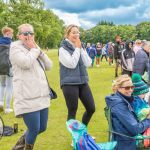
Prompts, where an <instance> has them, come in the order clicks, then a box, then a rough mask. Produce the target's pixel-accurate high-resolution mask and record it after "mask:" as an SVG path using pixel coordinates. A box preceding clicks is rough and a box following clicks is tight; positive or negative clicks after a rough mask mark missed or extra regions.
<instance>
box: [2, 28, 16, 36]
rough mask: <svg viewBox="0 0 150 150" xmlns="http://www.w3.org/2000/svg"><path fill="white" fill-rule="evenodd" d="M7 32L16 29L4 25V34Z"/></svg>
mask: <svg viewBox="0 0 150 150" xmlns="http://www.w3.org/2000/svg"><path fill="white" fill-rule="evenodd" d="M7 32H12V33H13V32H14V30H13V29H12V28H10V27H7V26H6V27H3V28H2V34H3V35H5V34H6V33H7Z"/></svg>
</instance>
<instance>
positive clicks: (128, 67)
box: [121, 41, 135, 76]
mask: <svg viewBox="0 0 150 150" xmlns="http://www.w3.org/2000/svg"><path fill="white" fill-rule="evenodd" d="M134 58H135V53H134V51H133V42H132V41H127V42H126V44H125V49H124V50H123V51H122V52H121V67H122V74H128V75H129V76H132V71H133V63H134Z"/></svg>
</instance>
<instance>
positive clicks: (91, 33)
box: [81, 21, 150, 43]
mask: <svg viewBox="0 0 150 150" xmlns="http://www.w3.org/2000/svg"><path fill="white" fill-rule="evenodd" d="M117 35H120V36H121V37H122V40H123V41H126V40H133V41H134V40H136V39H141V40H143V39H145V40H150V22H141V23H139V24H137V25H136V26H134V25H115V24H113V23H112V22H106V21H101V22H99V23H98V24H97V25H96V26H95V27H93V28H91V29H89V30H83V29H81V39H82V41H84V42H85V43H87V42H89V43H97V42H102V43H107V42H109V41H112V42H114V41H115V36H117Z"/></svg>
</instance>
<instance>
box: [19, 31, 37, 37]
mask: <svg viewBox="0 0 150 150" xmlns="http://www.w3.org/2000/svg"><path fill="white" fill-rule="evenodd" d="M20 34H23V35H24V36H28V35H34V33H33V32H31V31H27V32H21V33H20Z"/></svg>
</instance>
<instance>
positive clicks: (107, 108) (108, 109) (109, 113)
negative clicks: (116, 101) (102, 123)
mask: <svg viewBox="0 0 150 150" xmlns="http://www.w3.org/2000/svg"><path fill="white" fill-rule="evenodd" d="M104 112H105V117H106V119H107V122H108V131H109V136H108V140H109V141H112V132H110V131H113V128H112V118H111V110H110V108H109V107H107V106H106V107H105V108H104Z"/></svg>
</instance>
